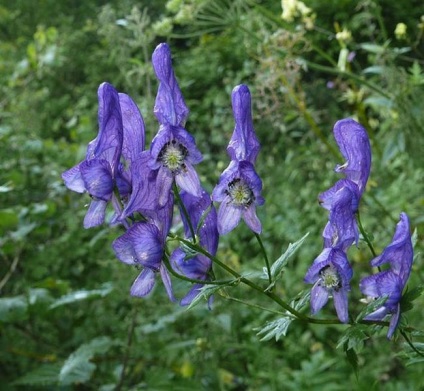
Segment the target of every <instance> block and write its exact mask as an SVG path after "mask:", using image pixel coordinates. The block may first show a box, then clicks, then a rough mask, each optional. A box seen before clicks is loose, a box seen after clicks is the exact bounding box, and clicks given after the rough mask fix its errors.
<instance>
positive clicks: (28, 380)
mask: <svg viewBox="0 0 424 391" xmlns="http://www.w3.org/2000/svg"><path fill="white" fill-rule="evenodd" d="M61 367H62V364H61V363H53V364H44V365H42V366H40V367H38V368H36V369H34V370H33V371H30V372H28V373H26V374H25V375H24V376H22V377H20V378H18V379H16V380H15V381H14V382H13V383H12V385H17V386H18V385H19V386H55V385H57V384H58V379H59V372H60V368H61Z"/></svg>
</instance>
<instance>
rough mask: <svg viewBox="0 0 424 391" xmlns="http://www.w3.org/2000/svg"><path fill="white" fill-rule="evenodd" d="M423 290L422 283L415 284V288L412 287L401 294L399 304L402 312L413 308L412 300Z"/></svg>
mask: <svg viewBox="0 0 424 391" xmlns="http://www.w3.org/2000/svg"><path fill="white" fill-rule="evenodd" d="M423 292H424V285H419V286H416V287H415V288H412V289H411V290H407V291H406V292H405V293H404V295H403V296H402V299H401V302H400V306H401V309H402V312H407V311H410V310H411V309H412V308H414V304H413V301H414V300H416V299H417V298H418V297H420V296H421V295H422V294H423Z"/></svg>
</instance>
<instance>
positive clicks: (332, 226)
mask: <svg viewBox="0 0 424 391" xmlns="http://www.w3.org/2000/svg"><path fill="white" fill-rule="evenodd" d="M334 137H335V139H336V142H337V145H338V146H339V149H340V151H341V153H342V155H343V157H344V158H345V163H344V164H343V165H337V166H336V169H335V171H336V172H342V173H344V174H345V176H346V178H344V179H340V180H339V181H337V182H336V183H335V185H334V186H333V187H332V188H330V189H329V190H327V191H325V192H323V193H321V194H320V196H319V201H320V204H321V206H323V207H324V208H325V209H327V210H328V211H329V218H328V222H327V225H326V226H325V228H324V232H323V234H322V236H323V239H324V249H323V251H322V253H321V254H320V255H319V256H318V257H317V258H316V259H315V260H314V262H313V264H312V266H311V267H310V268H309V270H308V271H307V273H306V276H305V282H306V283H310V284H314V286H313V288H312V291H311V309H312V313H313V314H315V313H317V312H318V311H319V310H320V309H321V308H322V307H323V306H324V305H325V304H326V303H327V301H328V298H329V297H330V295H331V296H332V297H333V300H334V306H335V308H336V312H337V316H338V318H339V319H340V321H341V322H344V323H346V322H347V321H348V299H347V292H348V291H349V290H350V280H351V279H352V276H353V271H352V267H351V265H350V263H349V261H348V259H347V255H346V251H347V250H348V248H349V247H350V246H351V245H352V244H353V243H356V244H357V243H358V240H359V231H358V226H357V223H356V219H355V213H356V212H357V210H358V205H359V201H360V199H361V196H362V193H363V191H364V189H365V185H366V183H367V180H368V177H369V174H370V168H371V147H370V143H369V140H368V135H367V133H366V131H365V129H364V128H363V127H362V126H361V125H360V124H358V123H357V122H356V121H354V120H353V119H350V118H348V119H343V120H340V121H338V122H337V123H336V124H335V125H334Z"/></svg>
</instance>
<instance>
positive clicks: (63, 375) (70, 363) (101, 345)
mask: <svg viewBox="0 0 424 391" xmlns="http://www.w3.org/2000/svg"><path fill="white" fill-rule="evenodd" d="M114 344H115V342H114V341H113V340H112V339H110V338H109V337H98V338H95V339H93V340H92V341H90V342H89V343H87V344H84V345H81V346H80V347H79V348H78V349H77V350H76V351H75V352H74V353H72V354H71V355H70V356H69V357H68V359H67V360H66V361H65V363H64V364H63V366H62V368H61V370H60V372H59V383H60V384H61V385H64V386H68V385H71V384H74V383H85V382H87V381H88V380H90V378H91V376H92V374H93V372H94V370H95V369H96V365H95V364H93V363H92V362H90V360H91V359H92V358H93V356H94V355H96V354H104V353H106V352H107V351H108V350H109V349H110V348H111V346H113V345H114Z"/></svg>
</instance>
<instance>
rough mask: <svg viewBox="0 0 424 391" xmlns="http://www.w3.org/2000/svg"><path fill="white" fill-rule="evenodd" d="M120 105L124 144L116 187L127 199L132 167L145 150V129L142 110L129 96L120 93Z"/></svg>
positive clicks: (130, 185) (129, 192) (129, 190)
mask: <svg viewBox="0 0 424 391" xmlns="http://www.w3.org/2000/svg"><path fill="white" fill-rule="evenodd" d="M119 104H120V106H121V113H122V125H123V142H122V154H121V164H120V165H119V167H118V175H117V178H116V185H117V187H118V190H119V194H120V196H121V197H122V198H125V197H127V196H128V195H129V194H131V188H132V175H131V166H132V164H133V162H134V161H135V160H137V159H138V158H139V157H140V155H141V153H142V152H143V151H144V148H145V128H144V121H143V117H142V116H141V113H140V110H139V109H138V107H137V105H136V104H135V103H134V101H133V100H132V99H131V97H130V96H129V95H127V94H122V93H120V94H119Z"/></svg>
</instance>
